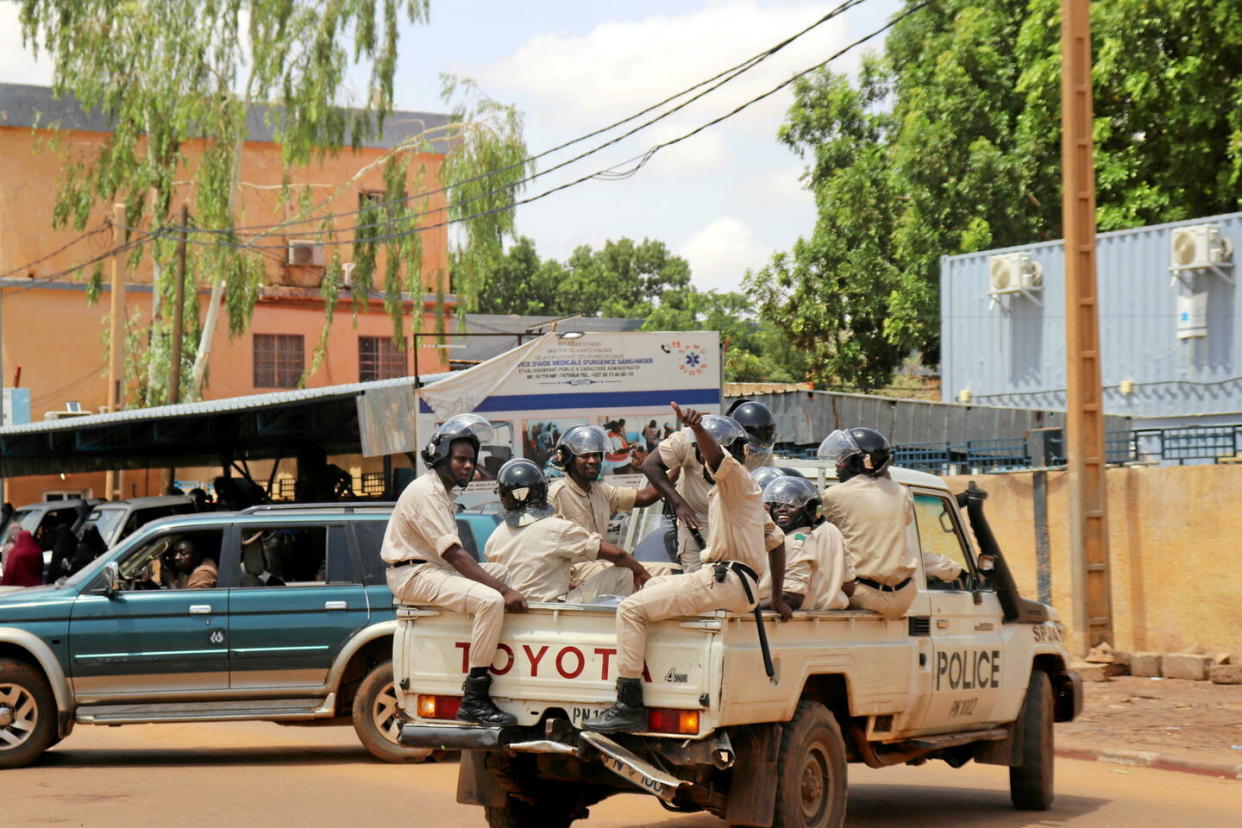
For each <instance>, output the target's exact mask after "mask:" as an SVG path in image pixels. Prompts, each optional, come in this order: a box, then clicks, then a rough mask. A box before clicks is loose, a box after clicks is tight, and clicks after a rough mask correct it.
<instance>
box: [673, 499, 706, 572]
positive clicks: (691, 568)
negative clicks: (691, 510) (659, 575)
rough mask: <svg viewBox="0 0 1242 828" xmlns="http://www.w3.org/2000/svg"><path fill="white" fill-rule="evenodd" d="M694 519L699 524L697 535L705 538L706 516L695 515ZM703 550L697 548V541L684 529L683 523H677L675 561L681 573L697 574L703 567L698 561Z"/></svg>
mask: <svg viewBox="0 0 1242 828" xmlns="http://www.w3.org/2000/svg"><path fill="white" fill-rule="evenodd" d="M695 517H696V518H697V519H698V522H699V534H700V535H702V536H703V537H704V538H706V537H707V515H700V514H698V513H695ZM702 551H703V548H702V547H700V546H699V543H698V541H696V540H695V539H694V535H692V534H690V530H689V529H687V528H686V525H685V524H684V523H681V522H680V521H678V523H677V560H679V561H680V562H681V568H682V571H684V572H685V573H686V574H687V575H689V574H690V573H691V572H697V571H698V570H699V568H700V567H702V566H703V562H702V561H701V560H699V553H700V552H702Z"/></svg>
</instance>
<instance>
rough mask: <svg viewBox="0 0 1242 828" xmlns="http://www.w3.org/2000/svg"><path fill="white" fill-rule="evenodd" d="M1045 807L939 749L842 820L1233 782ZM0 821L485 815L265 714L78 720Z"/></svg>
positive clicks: (1173, 793)
mask: <svg viewBox="0 0 1242 828" xmlns="http://www.w3.org/2000/svg"><path fill="white" fill-rule="evenodd" d="M1057 773H1058V775H1059V779H1058V799H1057V804H1056V806H1055V808H1054V810H1052V811H1050V812H1048V813H1043V814H1021V813H1017V812H1015V811H1013V810H1012V809H1011V808H1010V807H1009V797H1008V792H1007V791H1008V789H1007V775H1006V770H1005V769H1004V768H997V767H986V766H978V765H968V766H966V767H965V768H962V769H960V770H952V769H951V768H949V767H948V766H946V765H944V764H943V763H940V762H933V763H930V764H928V765H927V766H925V767H920V768H905V767H901V768H890V769H886V770H878V771H873V770H868V769H866V768H863V767H860V766H857V765H852V766H850V804H849V813H850V816H849V823H848V824H849V825H850V826H865V827H866V828H880V827H881V826H894V828H895V826H908V825H919V826H929V827H930V828H936V826H971V825H980V826H983V825H987V826H1005V827H1006V828H1010V827H1012V828H1016V827H1017V826H1027V825H1069V826H1106V825H1112V826H1116V825H1125V826H1131V827H1134V826H1138V827H1140V828H1141V826H1159V828H1167V826H1173V825H1194V826H1195V828H1214V827H1215V826H1230V828H1232V826H1235V825H1237V824H1238V814H1240V813H1242V782H1238V781H1224V780H1215V779H1207V778H1201V777H1195V776H1189V775H1186V774H1178V773H1169V772H1167V771H1156V770H1148V769H1145V768H1117V767H1115V766H1110V765H1105V764H1099V763H1090V762H1078V761H1074V760H1060V761H1059V762H1058V766H1057ZM0 777H2V778H3V782H4V786H3V791H4V800H3V805H2V806H0V814H3V817H2V819H0V822H2V823H3V824H4V825H6V826H13V825H49V824H55V825H89V826H92V828H95V827H96V826H98V828H110V826H118V828H120V826H124V828H130V827H131V826H133V825H162V826H163V825H167V826H211V828H216V827H217V826H220V825H246V826H248V827H249V826H256V827H257V826H285V825H289V824H297V825H299V826H303V828H305V827H307V826H348V825H355V824H366V825H375V826H384V825H397V824H407V825H417V826H435V828H456V826H481V825H483V814H482V811H481V810H480V809H477V808H470V807H466V806H463V805H458V804H457V803H456V802H455V801H454V791H455V788H456V778H457V766H456V764H455V763H445V764H432V765H421V766H394V765H384V764H380V763H377V762H374V761H372V760H371V759H370V757H369V756H368V755H367V754H366V753H365V752H364V751H363V750H362V748H361V747H359V746H358V743H357V741H356V740H355V738H354V736H353V732H352V731H351V730H349V729H347V728H327V729H324V728H315V729H310V728H282V727H279V726H277V725H273V724H266V723H239V724H214V725H148V726H138V727H123V728H100V727H82V728H79V729H78V731H77V732H76V733H74V734H73V735H72V736H70V737H69V738H68V739H67V740H65V742H63V743H62V744H61V745H59V746H57V747H56V748H55V749H53V750H52V751H51V752H50V753H48V754H47V756H46V757H44V759H43V760H41V761H40V762H39V763H38V764H37V765H35V766H33V767H29V768H24V769H21V770H16V771H4V772H3V773H2V774H0ZM591 814H592V816H591V819H590V820H588V821H586V822H584V823H578V824H581V825H584V826H650V825H659V826H669V828H673V826H676V828H700V827H701V826H711V828H719V826H721V825H723V823H721V822H720V821H719V820H716V819H714V818H712V817H708V816H705V815H702V814H696V815H688V816H680V815H674V814H670V813H668V812H666V811H664V810H663V809H662V808H660V807H659V805H658V804H657V803H656V802H655V800H653V799H649V798H646V797H639V796H632V797H630V796H624V797H614V798H613V799H611V800H608V801H607V802H604V803H602V804H601V805H598V806H596V807H595V808H593V809H592V811H591Z"/></svg>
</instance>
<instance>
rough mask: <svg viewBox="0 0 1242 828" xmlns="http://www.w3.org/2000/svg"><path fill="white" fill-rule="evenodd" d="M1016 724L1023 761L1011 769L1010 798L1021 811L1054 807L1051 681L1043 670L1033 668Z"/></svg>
mask: <svg viewBox="0 0 1242 828" xmlns="http://www.w3.org/2000/svg"><path fill="white" fill-rule="evenodd" d="M1016 726H1017V727H1018V728H1019V729H1020V730H1021V734H1022V764H1020V765H1014V766H1013V767H1011V768H1010V769H1009V799H1010V800H1011V801H1012V802H1013V807H1015V808H1017V809H1018V810H1020V811H1046V810H1048V809H1049V808H1050V807H1052V797H1053V793H1052V763H1053V747H1052V682H1051V681H1049V679H1048V674H1047V673H1045V672H1044V671H1042V670H1033V671H1032V672H1031V680H1030V683H1029V684H1027V687H1026V700H1025V701H1024V702H1023V703H1022V713H1021V714H1020V718H1019V719H1018V721H1017V723H1016Z"/></svg>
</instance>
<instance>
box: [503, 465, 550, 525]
mask: <svg viewBox="0 0 1242 828" xmlns="http://www.w3.org/2000/svg"><path fill="white" fill-rule="evenodd" d="M496 489H497V492H498V493H499V495H500V504H501V505H502V506H503V507H504V509H505V523H507V524H509V525H510V526H512V527H513V528H515V529H516V528H519V527H522V526H529V525H530V524H532V523H536V522H538V521H540V520H543V519H544V518H546V517H548V516H550V515H551V514H553V512H555V511H556V510H555V509H553V507H552V506H551V505H549V504H548V481H547V480H546V479H544V476H543V472H542V471H541V470H540V468H539V467H538V466H536V465H535V464H534V463H532V462H531V461H530V460H527V459H525V458H524V457H515V458H513V459H512V460H510V461H508V462H507V463H505V464H504V465H503V466H501V467H500V471H499V472H497V474H496Z"/></svg>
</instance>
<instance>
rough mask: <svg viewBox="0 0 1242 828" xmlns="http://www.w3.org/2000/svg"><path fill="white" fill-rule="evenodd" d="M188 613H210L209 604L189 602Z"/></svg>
mask: <svg viewBox="0 0 1242 828" xmlns="http://www.w3.org/2000/svg"><path fill="white" fill-rule="evenodd" d="M190 615H211V604H190Z"/></svg>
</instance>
